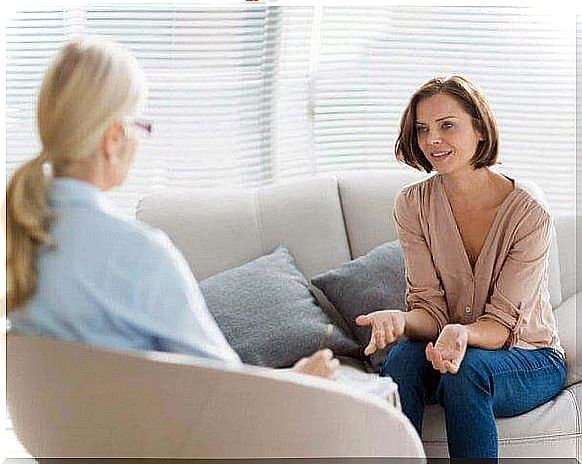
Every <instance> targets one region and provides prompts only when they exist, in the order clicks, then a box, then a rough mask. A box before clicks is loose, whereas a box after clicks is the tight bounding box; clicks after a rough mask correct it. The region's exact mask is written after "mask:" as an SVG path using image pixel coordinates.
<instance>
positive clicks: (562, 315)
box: [554, 293, 582, 385]
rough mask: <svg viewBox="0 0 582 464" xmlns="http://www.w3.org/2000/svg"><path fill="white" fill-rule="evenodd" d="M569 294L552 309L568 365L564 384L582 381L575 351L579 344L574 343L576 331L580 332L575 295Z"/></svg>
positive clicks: (580, 368) (580, 367)
mask: <svg viewBox="0 0 582 464" xmlns="http://www.w3.org/2000/svg"><path fill="white" fill-rule="evenodd" d="M578 295H579V293H577V294H575V295H574V296H571V297H570V298H568V299H567V300H566V301H564V302H563V303H562V304H561V305H560V306H558V307H557V308H556V309H555V310H554V315H555V316H556V324H557V326H558V336H559V337H560V344H561V345H562V348H564V350H565V351H566V364H567V366H568V378H567V380H566V385H573V384H575V383H578V382H580V381H582V366H580V362H581V357H580V356H577V353H576V351H577V350H578V348H579V346H578V344H577V343H576V333H580V332H579V331H578V328H577V321H576V297H577V296H578Z"/></svg>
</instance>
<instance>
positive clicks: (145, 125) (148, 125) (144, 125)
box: [133, 119, 154, 136]
mask: <svg viewBox="0 0 582 464" xmlns="http://www.w3.org/2000/svg"><path fill="white" fill-rule="evenodd" d="M133 125H134V126H137V127H139V128H140V129H143V130H144V131H145V132H146V134H147V135H148V136H150V135H152V134H153V133H154V124H153V123H152V122H149V121H144V120H143V119H136V120H135V121H133Z"/></svg>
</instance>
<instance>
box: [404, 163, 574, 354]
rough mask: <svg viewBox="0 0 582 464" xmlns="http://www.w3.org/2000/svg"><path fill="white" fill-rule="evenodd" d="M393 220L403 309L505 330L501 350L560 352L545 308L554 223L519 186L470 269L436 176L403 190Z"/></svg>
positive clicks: (440, 320) (541, 205)
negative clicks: (497, 325) (403, 285)
mask: <svg viewBox="0 0 582 464" xmlns="http://www.w3.org/2000/svg"><path fill="white" fill-rule="evenodd" d="M394 219H395V221H396V225H397V228H398V237H399V240H400V244H401V246H402V250H403V253H404V260H405V266H406V284H407V285H406V308H405V309H406V310H411V309H415V308H422V309H424V310H425V311H426V312H428V313H429V314H430V315H431V316H432V317H433V318H434V319H435V321H436V322H437V324H438V327H439V332H440V331H441V330H442V328H443V327H444V326H445V325H446V324H451V323H455V324H471V323H473V322H476V321H478V320H484V319H489V320H494V321H497V322H498V323H500V324H502V325H504V326H505V327H507V328H508V329H509V331H510V335H509V337H508V339H507V342H506V345H505V347H506V348H511V347H514V346H516V347H519V348H526V349H537V348H546V347H551V348H554V349H557V350H559V351H561V352H562V353H563V349H562V347H561V346H560V340H559V337H558V332H557V328H556V321H555V318H554V314H553V312H552V306H551V304H550V294H549V290H548V258H549V250H550V245H551V238H552V235H553V234H554V226H553V221H552V216H551V213H550V211H549V210H548V208H547V206H546V205H545V204H544V203H543V201H542V200H540V199H538V198H536V197H535V196H534V194H533V193H531V192H530V191H529V189H527V187H526V186H525V185H524V184H521V183H520V182H517V181H514V189H513V190H512V191H511V192H510V193H509V194H508V195H507V197H506V198H505V199H504V200H503V202H502V203H501V205H500V206H499V207H498V209H497V212H496V214H495V216H494V219H493V222H492V223H491V226H490V228H489V231H488V233H487V236H486V238H485V241H484V242H483V246H482V248H481V251H480V253H479V256H478V258H477V261H476V262H475V266H474V267H472V266H471V263H470V261H469V258H468V256H467V252H466V250H465V246H464V244H463V240H462V238H461V234H460V232H459V229H458V227H457V223H456V221H455V218H454V216H453V211H452V209H451V205H450V203H449V200H448V198H447V195H446V191H445V187H444V183H443V179H442V176H441V175H440V174H435V175H433V176H431V177H429V178H428V179H425V180H423V181H420V182H417V183H414V184H412V185H408V186H406V187H405V188H404V189H403V190H402V191H401V192H400V193H399V194H398V195H397V197H396V200H395V208H394Z"/></svg>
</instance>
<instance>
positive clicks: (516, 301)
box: [479, 203, 553, 348]
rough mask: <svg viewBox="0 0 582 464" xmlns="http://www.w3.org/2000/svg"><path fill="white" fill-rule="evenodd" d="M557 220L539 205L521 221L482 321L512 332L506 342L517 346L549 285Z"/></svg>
mask: <svg viewBox="0 0 582 464" xmlns="http://www.w3.org/2000/svg"><path fill="white" fill-rule="evenodd" d="M552 230H553V222H552V217H551V215H550V213H549V212H548V211H547V209H545V208H544V207H543V206H541V205H540V204H537V203H536V204H535V205H534V207H533V208H531V209H530V211H528V212H527V213H526V214H525V215H524V218H523V219H522V220H521V222H520V224H519V225H518V227H517V229H516V232H515V237H514V239H513V242H512V244H511V247H510V249H509V253H508V255H507V257H506V259H505V262H504V263H503V266H502V268H501V271H500V273H499V275H498V277H497V279H496V281H495V282H494V284H493V291H492V293H491V296H490V297H489V300H488V302H487V303H486V304H485V312H484V314H483V315H482V316H481V317H479V320H487V319H488V320H494V321H496V322H498V323H500V324H502V325H503V326H505V327H507V328H508V329H509V331H510V334H509V337H508V339H507V341H506V343H505V347H506V348H511V347H513V346H514V345H515V344H516V343H517V342H518V340H519V336H520V328H521V327H522V326H523V325H524V324H527V323H528V322H529V320H530V318H531V315H532V313H533V312H534V311H535V310H539V309H540V308H537V305H539V301H540V298H539V296H540V293H541V292H543V291H544V289H545V288H547V272H548V271H547V266H548V256H549V250H550V244H551V236H552Z"/></svg>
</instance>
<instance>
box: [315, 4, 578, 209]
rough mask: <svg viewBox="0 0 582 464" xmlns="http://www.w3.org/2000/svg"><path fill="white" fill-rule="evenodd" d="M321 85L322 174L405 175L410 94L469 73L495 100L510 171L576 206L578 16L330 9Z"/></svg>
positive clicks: (496, 10)
mask: <svg viewBox="0 0 582 464" xmlns="http://www.w3.org/2000/svg"><path fill="white" fill-rule="evenodd" d="M321 27H322V33H321V49H320V50H321V51H320V63H319V70H318V73H317V75H316V78H315V85H314V95H313V98H314V104H315V115H314V118H315V119H314V137H315V145H316V159H317V166H318V170H319V171H338V170H343V169H356V168H357V169H362V168H364V169H366V168H368V169H378V168H387V169H388V168H397V166H398V165H397V164H396V162H395V160H394V155H393V152H394V150H393V147H394V143H395V140H396V137H397V135H398V126H399V120H400V116H401V113H402V111H403V110H404V107H405V106H406V104H407V102H408V98H409V97H410V95H411V94H412V92H413V91H414V90H415V89H416V88H418V87H419V86H420V85H421V84H422V83H424V82H425V81H427V80H428V79H430V78H432V77H434V76H437V75H450V74H453V73H458V74H463V75H466V76H468V77H469V78H470V79H471V80H473V81H474V82H475V83H476V84H477V85H479V86H480V87H481V88H482V89H483V90H484V91H485V93H486V94H487V96H488V97H489V100H490V102H491V104H492V106H493V109H494V112H495V114H496V116H497V120H498V123H499V126H500V131H501V151H500V153H501V161H502V162H503V164H502V169H503V171H504V172H506V173H508V174H510V175H514V176H516V177H518V178H525V179H530V180H533V181H534V182H536V183H537V184H538V185H539V186H540V187H541V188H542V189H543V190H544V191H545V193H546V196H547V199H548V201H549V203H550V205H551V207H552V208H553V209H554V211H558V212H567V213H572V212H573V210H574V208H575V189H574V184H575V113H574V112H575V107H574V101H575V91H576V87H575V85H576V81H575V78H576V77H575V41H574V20H573V18H569V19H568V18H566V19H564V18H557V17H555V16H552V15H551V14H548V12H547V11H544V12H542V11H539V10H536V9H534V8H524V7H486V8H485V7H483V8H482V7H432V6H431V7H430V8H427V7H426V6H423V7H389V8H377V9H371V8H332V7H329V8H324V10H323V20H322V25H321Z"/></svg>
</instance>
